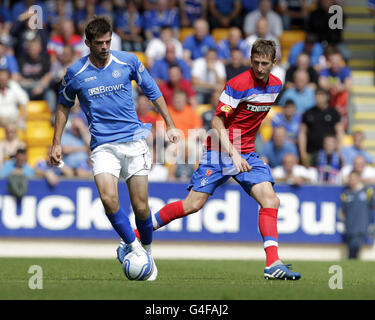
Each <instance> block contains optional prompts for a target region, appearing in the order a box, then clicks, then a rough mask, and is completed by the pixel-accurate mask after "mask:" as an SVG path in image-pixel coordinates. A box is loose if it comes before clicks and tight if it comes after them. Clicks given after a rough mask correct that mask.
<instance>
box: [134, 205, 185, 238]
mask: <svg viewBox="0 0 375 320" xmlns="http://www.w3.org/2000/svg"><path fill="white" fill-rule="evenodd" d="M184 216H185V210H184V207H183V205H182V201H181V200H180V201H176V202H172V203H168V204H167V205H165V206H164V207H163V208H161V209H160V210H159V211H158V212H156V213H155V214H154V216H153V219H152V220H153V225H154V230H157V229H159V228H160V227H162V226H165V225H166V224H168V223H169V222H171V221H173V220H175V219H178V218H181V217H184ZM134 233H135V236H136V237H137V238H138V239H140V236H139V232H138V230H137V229H135V230H134Z"/></svg>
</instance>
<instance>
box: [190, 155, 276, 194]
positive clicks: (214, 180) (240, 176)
mask: <svg viewBox="0 0 375 320" xmlns="http://www.w3.org/2000/svg"><path fill="white" fill-rule="evenodd" d="M241 156H242V157H243V158H244V159H246V161H247V162H248V163H249V165H250V166H251V167H252V168H251V170H250V171H247V172H241V173H238V171H237V169H236V168H235V167H234V165H233V162H232V158H231V157H230V156H229V155H228V154H227V153H225V152H219V151H216V150H205V151H204V153H203V155H202V158H201V160H200V161H199V166H198V168H197V169H196V170H195V171H194V173H193V176H192V177H191V180H190V184H189V185H188V190H191V189H193V190H194V191H198V192H204V193H208V194H213V193H214V191H215V189H216V188H217V187H218V186H220V185H222V184H223V183H225V182H226V181H228V180H229V179H230V178H233V179H234V180H236V181H237V182H238V183H239V184H240V185H241V187H242V188H243V189H244V190H245V192H246V193H247V194H249V195H250V192H251V188H252V187H253V185H255V184H258V183H261V182H265V181H269V182H271V183H272V184H274V183H275V182H274V180H273V178H272V174H271V169H270V167H269V166H268V164H266V163H264V162H263V161H262V160H261V159H259V155H258V154H256V153H255V152H251V153H246V154H241Z"/></svg>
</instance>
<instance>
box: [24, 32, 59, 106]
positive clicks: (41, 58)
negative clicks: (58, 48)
mask: <svg viewBox="0 0 375 320" xmlns="http://www.w3.org/2000/svg"><path fill="white" fill-rule="evenodd" d="M19 65H20V73H21V79H20V85H21V86H22V88H23V89H24V90H26V91H27V93H28V95H29V98H30V100H46V101H47V102H48V105H49V108H50V109H51V112H54V111H55V109H56V94H55V92H53V91H52V90H51V89H50V88H49V85H50V82H51V80H52V75H51V72H50V68H51V63H50V59H49V56H48V55H47V54H45V55H43V53H42V45H41V41H40V40H39V39H38V38H35V39H33V40H30V41H28V43H27V52H26V55H25V56H24V57H22V58H21V59H20V60H19Z"/></svg>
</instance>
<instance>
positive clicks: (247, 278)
mask: <svg viewBox="0 0 375 320" xmlns="http://www.w3.org/2000/svg"><path fill="white" fill-rule="evenodd" d="M292 262H293V267H294V270H295V271H298V272H301V273H302V279H301V280H299V281H280V280H273V281H270V280H268V281H266V280H265V279H264V278H263V268H264V262H263V261H253V260H241V261H234V260H223V261H219V260H164V259H157V260H156V263H157V266H158V270H159V276H158V279H157V280H156V281H154V282H138V281H128V280H127V279H126V278H125V276H124V274H123V272H122V268H121V265H120V264H119V263H118V262H117V260H115V259H113V260H109V259H108V260H106V259H39V258H35V259H34V258H0V270H1V271H0V288H1V289H0V299H1V300H4V299H11V300H14V299H26V300H30V299H35V300H42V299H49V300H51V299H52V300H54V299H62V300H65V299H69V300H71V299H73V300H75V299H80V300H81V299H85V300H86V299H87V300H92V299H101V300H102V299H104V300H106V299H111V300H112V299H115V300H117V299H126V300H152V299H159V300H170V299H172V300H205V299H209V300H230V299H236V300H252V299H267V300H274V299H296V300H299V299H303V300H305V299H307V300H310V299H313V300H317V299H319V300H321V299H324V300H325V299H339V300H340V299H361V300H367V299H371V300H373V299H375V290H374V288H375V273H374V270H375V262H364V261H352V260H342V261H324V262H323V261H322V262H318V261H292ZM32 265H38V266H40V267H41V268H42V271H43V289H40V290H38V289H34V290H32V289H30V288H29V279H30V278H31V277H32V276H33V274H31V273H28V270H29V268H30V266H32ZM332 265H338V266H340V267H341V269H342V289H330V287H329V281H330V278H331V277H332V276H335V275H337V273H329V269H330V267H331V266H332ZM331 281H333V283H336V284H337V283H338V282H337V281H336V280H331Z"/></svg>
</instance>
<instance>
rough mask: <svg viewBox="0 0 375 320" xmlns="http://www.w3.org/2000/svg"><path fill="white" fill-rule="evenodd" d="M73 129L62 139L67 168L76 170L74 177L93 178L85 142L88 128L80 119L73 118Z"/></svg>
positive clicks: (65, 133)
mask: <svg viewBox="0 0 375 320" xmlns="http://www.w3.org/2000/svg"><path fill="white" fill-rule="evenodd" d="M70 122H71V128H70V130H66V131H65V132H64V133H63V135H62V138H61V147H62V153H63V157H64V163H65V165H66V166H68V167H70V168H72V169H73V170H74V176H76V177H80V178H91V177H92V174H91V169H90V166H89V157H88V150H89V149H88V148H89V147H88V144H87V141H85V136H87V133H88V128H87V126H86V125H85V124H84V122H83V121H82V120H81V119H80V118H79V117H74V118H71V120H70Z"/></svg>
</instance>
